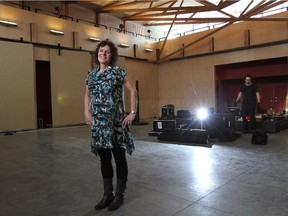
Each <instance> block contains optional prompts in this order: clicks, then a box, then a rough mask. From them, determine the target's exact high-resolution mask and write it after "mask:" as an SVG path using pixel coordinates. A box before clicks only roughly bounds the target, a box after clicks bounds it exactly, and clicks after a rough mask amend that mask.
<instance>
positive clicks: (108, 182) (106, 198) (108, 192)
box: [95, 179, 114, 210]
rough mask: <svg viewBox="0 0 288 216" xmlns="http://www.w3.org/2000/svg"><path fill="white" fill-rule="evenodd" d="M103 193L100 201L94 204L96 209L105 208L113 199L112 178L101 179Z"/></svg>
mask: <svg viewBox="0 0 288 216" xmlns="http://www.w3.org/2000/svg"><path fill="white" fill-rule="evenodd" d="M103 184H104V194H103V198H102V199H101V201H100V202H99V203H98V204H97V205H96V206H95V209H96V210H100V209H104V208H106V207H107V206H108V205H109V204H110V203H111V202H112V201H113V199H114V193H113V179H103Z"/></svg>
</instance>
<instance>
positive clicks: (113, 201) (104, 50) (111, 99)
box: [84, 40, 137, 211]
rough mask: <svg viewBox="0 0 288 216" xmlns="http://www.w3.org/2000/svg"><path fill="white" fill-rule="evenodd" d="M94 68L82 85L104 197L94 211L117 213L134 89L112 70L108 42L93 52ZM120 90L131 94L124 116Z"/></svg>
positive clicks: (112, 49)
mask: <svg viewBox="0 0 288 216" xmlns="http://www.w3.org/2000/svg"><path fill="white" fill-rule="evenodd" d="M95 59H96V63H97V64H98V65H99V66H98V67H97V68H95V69H92V70H89V71H88V74H87V77H86V80H85V83H86V93H85V97H84V112H85V113H84V114H85V122H86V124H89V125H91V134H92V139H91V151H92V152H93V153H95V154H96V155H99V156H100V161H101V174H102V178H103V185H104V194H103V198H102V200H101V201H100V202H99V203H98V204H97V205H96V206H95V209H96V210H99V209H103V208H106V207H108V209H109V210H110V211H113V210H116V209H118V208H119V207H120V206H121V205H122V203H123V202H124V191H125V188H126V182H127V177H128V166H127V161H126V152H127V153H129V154H130V155H131V154H132V152H133V151H134V149H135V147H134V143H133V140H132V138H131V133H130V131H129V127H130V125H131V123H132V121H133V120H134V118H135V116H136V112H137V110H136V104H137V97H136V96H137V95H136V89H135V86H134V84H133V83H132V81H131V80H130V78H129V77H128V76H127V73H126V71H125V70H124V69H123V68H122V67H118V66H115V64H116V61H117V59H118V49H117V47H116V46H115V45H114V44H113V43H112V42H110V41H108V40H104V41H101V42H100V43H99V44H98V46H97V48H96V51H95ZM123 86H125V87H127V89H128V90H129V91H130V99H131V111H130V114H129V115H126V112H125V107H124V91H123ZM112 155H113V156H114V160H115V163H116V176H117V185H116V191H115V194H114V188H113V174H114V172H113V166H112Z"/></svg>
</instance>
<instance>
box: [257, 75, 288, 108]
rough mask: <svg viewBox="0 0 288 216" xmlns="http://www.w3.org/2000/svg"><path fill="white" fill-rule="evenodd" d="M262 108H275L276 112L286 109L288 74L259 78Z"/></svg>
mask: <svg viewBox="0 0 288 216" xmlns="http://www.w3.org/2000/svg"><path fill="white" fill-rule="evenodd" d="M258 87H259V92H260V96H261V110H262V111H263V110H265V112H266V111H267V110H268V109H273V110H274V112H275V113H282V112H283V110H285V103H286V94H287V90H288V76H280V77H267V78H262V79H260V80H259V85H258Z"/></svg>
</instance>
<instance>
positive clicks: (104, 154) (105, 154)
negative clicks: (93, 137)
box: [97, 148, 128, 180]
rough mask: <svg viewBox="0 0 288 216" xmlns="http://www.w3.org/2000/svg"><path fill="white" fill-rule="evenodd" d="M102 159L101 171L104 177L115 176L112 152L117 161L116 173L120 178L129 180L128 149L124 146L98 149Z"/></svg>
mask: <svg viewBox="0 0 288 216" xmlns="http://www.w3.org/2000/svg"><path fill="white" fill-rule="evenodd" d="M97 152H98V154H99V156H100V161H101V173H102V177H103V178H113V166H112V153H113V156H114V160H115V163H116V174H117V178H118V179H124V180H127V177H128V165H127V161H126V150H125V149H124V148H113V149H97Z"/></svg>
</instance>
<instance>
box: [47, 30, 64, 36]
mask: <svg viewBox="0 0 288 216" xmlns="http://www.w3.org/2000/svg"><path fill="white" fill-rule="evenodd" d="M50 32H51V33H52V34H56V35H64V32H63V31H57V30H53V29H51V30H50Z"/></svg>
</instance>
